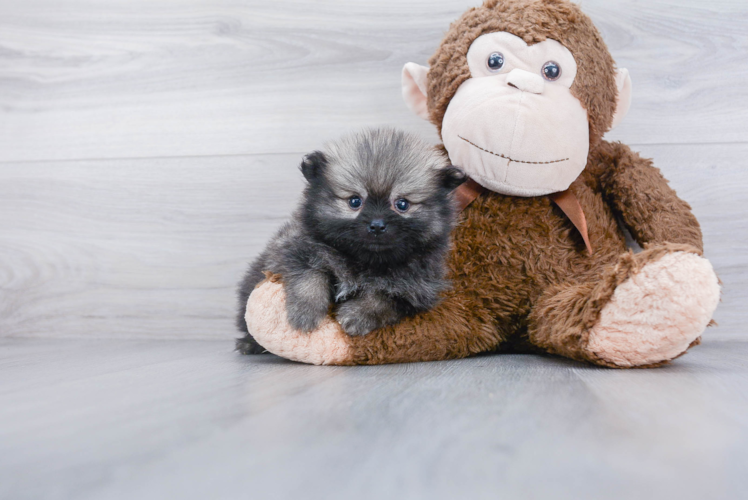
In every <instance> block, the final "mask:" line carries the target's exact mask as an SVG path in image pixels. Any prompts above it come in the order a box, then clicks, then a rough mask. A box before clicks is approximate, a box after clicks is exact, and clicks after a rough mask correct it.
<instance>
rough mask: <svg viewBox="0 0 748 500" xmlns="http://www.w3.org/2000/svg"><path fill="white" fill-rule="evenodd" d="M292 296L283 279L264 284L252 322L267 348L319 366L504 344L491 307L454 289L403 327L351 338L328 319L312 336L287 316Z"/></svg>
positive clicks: (441, 355) (251, 307)
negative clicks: (287, 303)
mask: <svg viewBox="0 0 748 500" xmlns="http://www.w3.org/2000/svg"><path fill="white" fill-rule="evenodd" d="M285 301H286V294H285V290H284V287H283V285H281V283H280V282H279V280H278V279H277V277H273V278H271V279H269V280H267V281H265V282H263V283H262V284H260V286H258V287H257V288H256V289H255V290H254V292H253V293H252V295H251V296H250V298H249V302H248V304H247V316H246V317H247V323H248V325H249V328H250V330H251V331H252V333H253V334H254V336H255V338H256V339H257V341H258V342H260V344H262V346H263V347H265V349H267V350H268V351H270V352H272V353H273V354H277V355H278V356H282V357H284V358H288V359H291V360H294V361H301V362H303V363H312V364H316V365H357V364H384V363H407V362H415V361H436V360H442V359H454V358H464V357H467V356H470V355H473V354H477V353H480V352H485V351H487V350H491V349H492V348H495V347H496V346H498V344H499V343H500V342H501V338H500V337H499V333H498V329H497V327H496V325H495V323H494V318H493V317H492V315H490V314H489V313H488V311H485V312H480V311H477V310H476V306H475V305H472V306H469V305H468V303H469V302H470V300H469V299H468V297H467V296H464V295H462V294H461V293H459V292H451V293H450V294H449V295H448V296H447V297H445V299H444V300H443V301H442V302H440V303H439V305H437V306H436V307H435V308H434V309H432V310H430V311H428V312H425V313H422V314H419V315H417V316H413V317H409V318H405V319H404V320H403V321H401V322H400V323H398V324H397V325H393V326H387V327H384V328H380V329H379V330H375V331H373V332H371V333H369V334H368V335H363V336H358V337H351V336H349V335H346V333H345V332H344V331H343V329H342V328H341V326H340V324H339V323H338V322H337V321H335V320H334V319H332V317H330V316H327V317H325V318H324V319H323V320H322V322H321V323H320V325H319V327H318V328H317V329H316V330H314V331H313V332H311V333H310V334H304V333H301V332H299V331H296V330H294V329H293V328H291V327H290V326H289V324H288V321H287V318H286V314H285Z"/></svg>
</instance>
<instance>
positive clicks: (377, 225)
mask: <svg viewBox="0 0 748 500" xmlns="http://www.w3.org/2000/svg"><path fill="white" fill-rule="evenodd" d="M386 230H387V224H385V223H384V220H383V219H374V220H373V221H371V222H370V223H369V232H370V233H373V234H382V233H383V232H385V231H386Z"/></svg>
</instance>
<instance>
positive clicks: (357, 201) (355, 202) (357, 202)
mask: <svg viewBox="0 0 748 500" xmlns="http://www.w3.org/2000/svg"><path fill="white" fill-rule="evenodd" d="M363 204H364V202H363V201H362V200H361V198H360V197H358V196H351V197H350V198H348V206H349V207H351V208H352V209H353V210H358V209H359V208H361V205H363Z"/></svg>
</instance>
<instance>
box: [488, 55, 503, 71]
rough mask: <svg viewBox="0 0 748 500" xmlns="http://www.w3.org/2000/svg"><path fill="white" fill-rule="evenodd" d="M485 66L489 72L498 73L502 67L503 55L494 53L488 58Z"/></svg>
mask: <svg viewBox="0 0 748 500" xmlns="http://www.w3.org/2000/svg"><path fill="white" fill-rule="evenodd" d="M486 65H487V66H488V69H489V70H491V71H499V70H500V69H501V68H503V67H504V54H502V53H501V52H494V53H493V54H491V55H490V56H488V60H487V61H486Z"/></svg>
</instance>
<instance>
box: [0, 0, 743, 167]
mask: <svg viewBox="0 0 748 500" xmlns="http://www.w3.org/2000/svg"><path fill="white" fill-rule="evenodd" d="M478 3H479V0H458V1H446V0H444V1H441V2H435V1H433V0H428V1H427V0H408V1H400V0H378V1H376V2H372V1H371V0H325V1H319V2H302V1H299V0H274V1H272V2H266V1H265V2H263V1H259V0H244V1H241V0H210V1H208V0H194V1H190V2H173V1H170V0H114V1H108V2H104V3H96V2H93V3H92V2H89V1H86V0H66V1H65V2H58V1H56V0H24V1H22V2H21V1H14V0H0V161H31V160H47V159H83V158H123V157H126V158H129V157H160V156H194V155H203V156H205V155H221V154H257V153H280V152H285V153H288V152H297V151H306V150H310V149H312V148H314V147H316V146H317V145H318V144H319V143H320V142H321V141H322V140H324V139H327V138H329V137H333V136H336V135H338V134H340V133H342V132H344V131H347V130H350V129H351V128H358V127H361V126H365V125H378V124H396V125H398V126H400V127H403V128H406V129H409V130H413V131H418V132H420V133H422V134H424V135H425V136H428V137H431V138H432V139H433V138H434V137H435V134H434V131H433V128H432V127H431V126H430V125H429V124H427V123H425V122H422V121H421V120H420V119H418V118H416V117H415V116H412V115H411V114H410V112H409V111H408V110H407V109H406V108H405V106H404V105H403V103H402V99H401V97H400V87H399V80H400V70H401V68H402V65H403V64H404V63H405V62H408V61H414V62H418V63H421V64H425V63H426V60H427V59H428V57H429V55H430V54H432V53H433V52H434V50H435V48H436V46H437V44H438V43H439V40H440V39H441V37H442V35H443V33H444V32H445V31H446V29H447V27H448V26H449V23H450V22H451V21H453V20H454V19H455V18H456V17H457V16H459V14H460V13H461V12H463V11H464V10H465V9H466V8H467V7H468V6H472V5H476V4H478ZM584 9H585V11H586V12H588V13H589V14H590V16H591V17H592V18H593V20H594V21H595V22H596V23H597V25H598V26H599V27H600V29H601V31H602V33H603V35H604V37H605V39H606V41H607V43H608V45H609V46H610V49H611V51H612V53H613V55H614V57H615V58H616V59H617V61H618V63H619V65H620V66H622V67H627V68H628V69H629V70H630V71H631V75H632V78H633V81H634V101H633V107H632V109H631V112H630V114H629V116H628V117H627V119H626V121H624V123H623V125H622V126H621V127H620V129H619V130H617V131H615V133H614V134H613V135H612V137H614V138H618V139H621V140H624V141H625V142H627V143H630V144H659V143H714V142H720V143H723V142H742V141H745V140H746V135H745V128H746V124H748V113H747V112H746V109H748V86H746V85H745V84H744V82H745V81H746V80H748V30H747V29H746V26H748V4H746V2H745V1H744V0H716V1H709V2H707V1H704V0H687V1H681V0H678V1H676V0H657V1H647V2H643V1H635V0H615V1H611V0H585V2H584Z"/></svg>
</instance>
